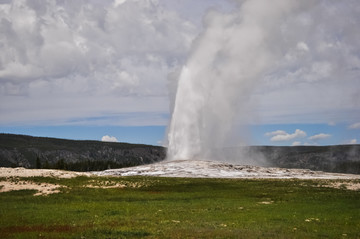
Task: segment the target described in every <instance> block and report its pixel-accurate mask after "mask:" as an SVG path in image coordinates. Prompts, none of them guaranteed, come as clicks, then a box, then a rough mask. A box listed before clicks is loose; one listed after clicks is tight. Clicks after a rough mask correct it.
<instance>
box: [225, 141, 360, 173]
mask: <svg viewBox="0 0 360 239" xmlns="http://www.w3.org/2000/svg"><path fill="white" fill-rule="evenodd" d="M222 153H223V155H224V156H225V157H228V158H237V157H239V156H237V155H242V157H244V158H250V159H252V160H253V161H254V160H255V162H256V160H258V164H259V165H263V166H268V167H280V168H303V169H311V170H315V171H324V172H334V173H353V174H360V145H332V146H250V147H244V148H228V149H224V150H223V152H222Z"/></svg>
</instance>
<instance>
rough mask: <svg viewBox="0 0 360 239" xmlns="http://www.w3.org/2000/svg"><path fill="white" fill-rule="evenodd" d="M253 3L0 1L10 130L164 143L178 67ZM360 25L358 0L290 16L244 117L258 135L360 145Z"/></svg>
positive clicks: (1, 75) (284, 141)
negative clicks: (216, 23) (210, 30)
mask: <svg viewBox="0 0 360 239" xmlns="http://www.w3.org/2000/svg"><path fill="white" fill-rule="evenodd" d="M243 2H244V1H235V0H234V1H231V0H229V1H224V0H196V1H192V0H181V1H178V0H127V1H126V0H88V1H85V0H84V1H80V0H79V1H72V0H68V1H67V0H27V1H25V0H13V1H11V0H0V132H3V133H19V134H30V135H36V136H48V137H59V138H69V139H94V140H106V141H122V142H134V143H147V144H154V145H156V144H161V143H162V142H165V140H164V138H165V132H166V127H167V125H168V123H169V120H170V117H171V116H170V108H171V107H170V102H171V100H170V99H171V94H172V91H174V89H173V88H172V86H171V85H172V82H171V81H170V80H169V79H170V78H171V77H169V75H171V74H172V73H173V72H176V71H178V70H179V69H180V68H181V67H182V66H183V65H184V64H186V62H187V60H188V59H189V57H190V56H191V55H192V54H193V52H194V49H195V48H196V47H197V46H196V44H197V40H198V39H199V37H200V36H201V35H202V33H203V32H204V31H206V29H207V27H208V26H209V22H211V20H212V19H213V18H215V17H214V15H216V16H217V17H219V16H220V17H222V18H224V19H226V17H227V16H228V15H233V14H234V13H236V12H237V11H239V9H240V7H241V5H242V4H243ZM252 2H253V4H254V5H256V4H257V5H256V8H257V9H260V10H264V11H268V9H262V8H263V7H262V6H263V5H262V1H261V0H253V1H252ZM269 11H270V10H269ZM245 13H246V12H244V14H245ZM241 14H243V13H241ZM241 14H240V15H241ZM238 15H239V14H238ZM239 19H240V20H239V21H241V16H239ZM359 23H360V4H359V3H358V1H357V0H349V1H335V0H325V1H320V0H318V1H316V0H308V1H307V2H306V7H304V8H303V9H302V10H301V11H297V12H294V13H292V14H290V15H289V16H287V17H286V21H285V22H283V23H282V24H281V26H279V29H280V30H281V31H282V32H283V35H282V39H281V40H277V41H275V40H272V41H271V44H272V46H273V48H274V49H276V50H277V54H278V56H277V58H276V59H277V60H276V62H274V63H273V65H272V67H271V68H269V69H268V70H266V74H262V75H261V76H259V77H258V78H259V79H257V81H256V86H255V87H253V89H252V91H251V94H250V97H249V99H248V101H249V102H248V105H249V107H248V109H247V111H246V112H245V113H244V111H242V114H243V115H240V116H239V118H241V117H242V118H245V119H246V120H240V121H241V124H242V125H243V124H245V125H246V126H247V128H248V129H249V130H248V136H247V138H248V143H249V144H266V145H327V144H346V143H359V141H360V31H359V27H358V26H359ZM247 37H248V36H246V35H244V36H238V37H237V38H236V40H237V41H239V42H241V39H242V38H244V39H246V38H247ZM224 38H226V39H223V40H224V41H231V40H232V36H231V34H228V35H226V36H225V35H224ZM239 44H240V43H239ZM280 46H281V47H280ZM218 60H220V61H221V57H219V59H218ZM251 64H252V63H250V64H249V65H250V67H251ZM239 92H241V89H239ZM240 121H239V122H240ZM239 124H240V123H239ZM239 127H242V126H239ZM241 132H243V131H241Z"/></svg>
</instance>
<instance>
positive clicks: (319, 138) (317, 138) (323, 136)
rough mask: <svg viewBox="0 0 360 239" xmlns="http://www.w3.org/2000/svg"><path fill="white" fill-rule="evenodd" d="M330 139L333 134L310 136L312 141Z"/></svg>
mask: <svg viewBox="0 0 360 239" xmlns="http://www.w3.org/2000/svg"><path fill="white" fill-rule="evenodd" d="M330 137H331V134H324V133H320V134H316V135H313V136H310V137H309V139H310V140H321V139H327V138H330Z"/></svg>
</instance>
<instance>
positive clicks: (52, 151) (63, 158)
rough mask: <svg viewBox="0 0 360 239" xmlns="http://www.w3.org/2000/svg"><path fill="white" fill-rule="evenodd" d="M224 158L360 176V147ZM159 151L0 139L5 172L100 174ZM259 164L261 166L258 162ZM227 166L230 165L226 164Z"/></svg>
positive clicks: (260, 151) (249, 151) (235, 153)
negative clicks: (36, 170) (18, 169)
mask: <svg viewBox="0 0 360 239" xmlns="http://www.w3.org/2000/svg"><path fill="white" fill-rule="evenodd" d="M217 154H218V157H219V159H223V158H226V159H230V160H231V159H233V160H232V161H233V162H234V163H236V162H239V161H238V160H239V158H248V159H250V160H249V161H248V163H246V164H251V162H255V163H256V162H257V163H258V164H260V165H263V166H269V167H280V168H303V169H311V170H317V171H325V172H337V173H354V174H360V145H334V146H292V147H286V146H250V147H243V148H226V149H223V150H220V151H219V152H217ZM165 157H166V148H164V147H160V146H151V145H141V144H127V143H111V142H100V141H88V140H65V139H55V138H43V137H32V136H26V135H14V134H0V167H25V168H56V169H67V170H73V171H100V170H105V169H110V168H123V167H129V166H137V165H142V164H150V163H154V162H159V161H161V160H164V159H165ZM256 160H257V161H256ZM226 161H228V160H226Z"/></svg>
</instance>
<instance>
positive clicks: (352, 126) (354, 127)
mask: <svg viewBox="0 0 360 239" xmlns="http://www.w3.org/2000/svg"><path fill="white" fill-rule="evenodd" d="M348 128H349V129H360V122H358V123H354V124H352V125H349V127H348Z"/></svg>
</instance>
